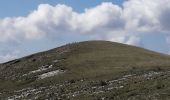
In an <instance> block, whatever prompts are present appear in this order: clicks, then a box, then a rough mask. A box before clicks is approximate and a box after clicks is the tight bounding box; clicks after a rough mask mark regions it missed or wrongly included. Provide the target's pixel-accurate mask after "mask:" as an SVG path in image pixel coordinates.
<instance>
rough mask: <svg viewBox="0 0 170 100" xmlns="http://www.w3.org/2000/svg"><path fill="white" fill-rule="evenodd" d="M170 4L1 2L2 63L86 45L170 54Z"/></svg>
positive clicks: (136, 0)
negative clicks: (78, 43) (98, 43)
mask: <svg viewBox="0 0 170 100" xmlns="http://www.w3.org/2000/svg"><path fill="white" fill-rule="evenodd" d="M125 1H126V2H125ZM169 2H170V0H164V1H161V0H128V1H127V0H79V1H78V0H31V1H28V0H1V3H0V12H1V13H0V62H5V61H8V60H11V59H15V58H19V57H23V56H26V55H29V54H32V53H35V52H40V51H44V50H48V49H51V48H55V47H58V46H61V45H63V44H66V43H69V42H75V41H85V40H108V41H114V42H120V43H124V44H129V45H135V46H140V47H143V48H147V49H150V50H154V51H157V52H161V53H165V54H170V34H169V33H170V24H169V22H168V21H169V20H170V3H169ZM154 5H157V6H154ZM144 8H145V9H144Z"/></svg>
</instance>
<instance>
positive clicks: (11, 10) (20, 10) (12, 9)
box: [0, 0, 124, 18]
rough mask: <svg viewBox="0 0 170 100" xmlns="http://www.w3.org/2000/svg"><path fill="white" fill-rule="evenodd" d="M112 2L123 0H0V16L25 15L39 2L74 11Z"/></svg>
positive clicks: (118, 2)
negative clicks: (64, 5) (64, 6)
mask: <svg viewBox="0 0 170 100" xmlns="http://www.w3.org/2000/svg"><path fill="white" fill-rule="evenodd" d="M103 1H104V2H112V3H114V4H118V5H121V4H122V2H123V1H124V0H1V3H0V12H2V13H0V18H4V17H15V16H26V15H28V14H29V13H30V12H32V11H33V10H35V9H37V6H38V5H39V4H46V3H47V4H51V5H57V4H66V5H68V6H71V7H72V8H73V9H74V10H75V11H78V12H83V11H84V9H85V8H90V7H94V6H96V5H99V4H101V3H102V2H103Z"/></svg>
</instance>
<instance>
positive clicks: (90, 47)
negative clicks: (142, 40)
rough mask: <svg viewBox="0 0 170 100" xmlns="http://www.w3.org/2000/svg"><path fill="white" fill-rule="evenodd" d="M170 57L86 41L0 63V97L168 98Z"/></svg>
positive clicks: (75, 99) (143, 99)
mask: <svg viewBox="0 0 170 100" xmlns="http://www.w3.org/2000/svg"><path fill="white" fill-rule="evenodd" d="M169 77H170V56H168V55H164V54H160V53H156V52H153V51H150V50H146V49H143V48H139V47H135V46H130V45H125V44H120V43H115V42H109V41H85V42H78V43H71V44H66V45H64V46H61V47H58V48H55V49H52V50H49V51H45V52H40V53H37V54H33V55H30V56H27V57H23V58H20V59H16V60H13V61H9V62H6V63H3V64H0V99H14V100H15V99H38V100H39V99H50V100H60V99H61V100H63V99H64V100H67V99H68V100H69V99H71V100H72V99H73V100H80V99H81V100H83V99H84V100H87V99H88V100H91V99H92V100H98V99H99V100H114V99H115V100H124V99H125V100H127V99H128V100H150V99H151V100H153V99H158V100H161V99H162V100H168V99H170V78H169Z"/></svg>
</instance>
